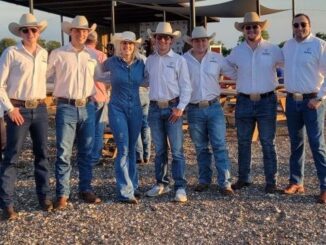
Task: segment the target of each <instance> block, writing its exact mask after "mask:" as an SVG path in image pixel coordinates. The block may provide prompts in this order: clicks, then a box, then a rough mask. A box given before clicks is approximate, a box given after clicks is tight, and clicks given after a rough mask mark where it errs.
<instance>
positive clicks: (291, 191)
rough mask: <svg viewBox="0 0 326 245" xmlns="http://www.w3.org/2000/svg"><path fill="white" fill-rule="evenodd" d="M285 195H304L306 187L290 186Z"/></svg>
mask: <svg viewBox="0 0 326 245" xmlns="http://www.w3.org/2000/svg"><path fill="white" fill-rule="evenodd" d="M283 193H284V194H288V195H292V194H295V193H304V187H303V185H298V184H289V185H288V186H287V187H286V188H285V189H284V190H283Z"/></svg>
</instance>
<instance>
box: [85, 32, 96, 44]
mask: <svg viewBox="0 0 326 245" xmlns="http://www.w3.org/2000/svg"><path fill="white" fill-rule="evenodd" d="M97 38H98V35H97V32H96V31H93V32H91V33H89V34H88V37H87V40H90V41H93V42H97Z"/></svg>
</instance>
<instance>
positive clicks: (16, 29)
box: [8, 14, 48, 37]
mask: <svg viewBox="0 0 326 245" xmlns="http://www.w3.org/2000/svg"><path fill="white" fill-rule="evenodd" d="M47 26H48V22H47V21H46V20H42V21H40V22H37V20H36V18H35V16H34V15H32V14H23V15H22V16H21V17H20V20H19V23H15V22H12V23H10V24H9V26H8V29H9V31H10V32H11V33H12V34H14V35H15V36H18V37H20V29H21V28H23V27H37V28H38V29H39V31H40V33H41V32H43V31H44V30H45V28H46V27H47Z"/></svg>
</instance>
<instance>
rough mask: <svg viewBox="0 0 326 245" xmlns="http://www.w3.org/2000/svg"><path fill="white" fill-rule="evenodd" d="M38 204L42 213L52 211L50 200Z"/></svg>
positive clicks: (43, 200)
mask: <svg viewBox="0 0 326 245" xmlns="http://www.w3.org/2000/svg"><path fill="white" fill-rule="evenodd" d="M39 204H40V207H41V209H42V210H43V211H46V212H50V211H51V210H52V209H53V203H52V201H51V200H50V199H47V198H46V199H42V200H40V201H39Z"/></svg>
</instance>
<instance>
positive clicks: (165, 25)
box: [147, 22, 181, 38]
mask: <svg viewBox="0 0 326 245" xmlns="http://www.w3.org/2000/svg"><path fill="white" fill-rule="evenodd" d="M147 33H148V35H149V36H150V37H151V38H152V37H154V36H155V35H157V34H162V35H169V36H171V37H173V38H179V37H180V36H181V32H180V31H175V32H173V31H172V27H171V24H170V23H169V22H160V23H158V25H157V27H156V31H155V32H152V30H151V29H147Z"/></svg>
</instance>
